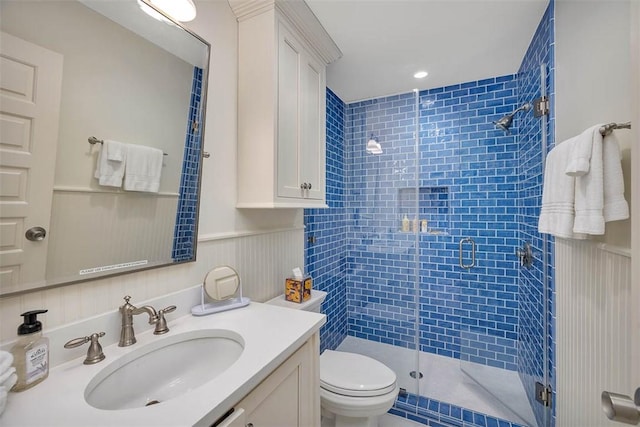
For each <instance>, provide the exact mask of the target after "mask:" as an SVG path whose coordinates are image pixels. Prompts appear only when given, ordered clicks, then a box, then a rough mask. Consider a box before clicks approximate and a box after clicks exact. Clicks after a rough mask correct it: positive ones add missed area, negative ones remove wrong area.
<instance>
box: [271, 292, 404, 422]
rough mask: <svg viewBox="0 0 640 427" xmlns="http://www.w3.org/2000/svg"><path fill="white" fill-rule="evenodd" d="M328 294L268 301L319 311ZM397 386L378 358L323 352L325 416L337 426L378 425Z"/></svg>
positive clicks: (281, 297)
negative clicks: (299, 299) (305, 299)
mask: <svg viewBox="0 0 640 427" xmlns="http://www.w3.org/2000/svg"><path fill="white" fill-rule="evenodd" d="M326 296H327V293H326V292H323V291H316V290H314V291H312V293H311V299H310V300H308V301H305V302H304V303H302V304H298V303H292V302H289V301H286V300H285V299H284V295H280V296H278V297H276V298H274V299H272V300H270V301H267V304H274V305H280V306H283V307H289V308H294V309H299V310H307V311H315V312H317V313H319V312H320V305H321V304H322V302H323V301H324V299H325V298H326ZM398 390H399V389H398V383H397V381H396V374H395V372H393V371H392V370H391V369H389V368H388V367H387V366H386V365H384V364H383V363H380V362H378V361H377V360H375V359H372V358H370V357H367V356H363V355H360V354H355V353H347V352H343V351H332V350H325V351H324V352H323V353H322V354H321V355H320V405H321V406H322V416H323V417H326V418H330V419H334V420H335V426H336V427H377V426H378V417H379V416H380V415H382V414H385V413H386V412H387V411H388V410H389V409H391V407H392V406H393V403H394V402H395V399H396V396H397V395H398ZM322 425H323V426H325V425H327V423H326V422H324V421H323V424H322Z"/></svg>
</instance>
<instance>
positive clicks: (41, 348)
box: [11, 310, 49, 391]
mask: <svg viewBox="0 0 640 427" xmlns="http://www.w3.org/2000/svg"><path fill="white" fill-rule="evenodd" d="M47 311H48V310H33V311H27V312H25V313H22V314H21V316H22V317H23V318H24V322H23V323H22V325H20V326H18V341H17V342H16V344H15V345H14V346H13V347H12V348H11V353H12V354H13V364H14V366H15V368H16V374H17V375H18V381H17V382H16V385H15V386H13V388H12V389H11V391H23V390H27V389H30V388H31V387H33V386H35V385H36V384H39V383H41V382H42V381H44V380H45V379H46V378H47V377H48V376H49V339H48V338H45V337H43V336H42V323H41V322H40V321H38V314H42V313H46V312H47Z"/></svg>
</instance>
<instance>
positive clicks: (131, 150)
mask: <svg viewBox="0 0 640 427" xmlns="http://www.w3.org/2000/svg"><path fill="white" fill-rule="evenodd" d="M162 160H163V153H162V150H158V149H157V148H152V147H146V146H144V145H133V144H129V146H128V147H127V164H126V167H125V176H124V189H125V190H127V191H147V192H151V193H157V192H158V190H159V189H160V176H161V174H162Z"/></svg>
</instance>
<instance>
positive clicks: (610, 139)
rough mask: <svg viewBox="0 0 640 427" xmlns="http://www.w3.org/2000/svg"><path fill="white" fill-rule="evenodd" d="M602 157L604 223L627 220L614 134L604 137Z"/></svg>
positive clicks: (619, 158)
mask: <svg viewBox="0 0 640 427" xmlns="http://www.w3.org/2000/svg"><path fill="white" fill-rule="evenodd" d="M602 157H603V160H602V161H603V164H604V209H603V216H604V221H605V222H609V221H619V220H622V219H627V218H629V204H628V203H627V201H626V199H625V198H624V179H623V176H622V164H621V163H620V161H621V156H620V146H619V145H618V139H617V138H616V136H615V132H612V133H611V134H609V135H607V136H605V137H604V140H603V142H602Z"/></svg>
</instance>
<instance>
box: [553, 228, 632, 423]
mask: <svg viewBox="0 0 640 427" xmlns="http://www.w3.org/2000/svg"><path fill="white" fill-rule="evenodd" d="M556 263H557V265H558V266H562V268H558V269H557V277H556V296H557V300H556V301H557V307H556V313H557V314H556V315H557V321H558V323H557V325H558V329H557V331H556V333H557V341H558V343H560V344H559V346H561V347H559V350H562V351H558V360H557V369H558V374H559V375H558V379H557V388H558V390H557V392H558V396H560V397H559V399H560V400H559V402H558V405H559V407H558V411H557V422H556V425H558V426H578V425H579V426H584V427H591V426H593V427H596V426H603V425H607V424H608V423H609V421H608V420H607V417H606V416H605V415H604V413H603V412H602V409H601V404H600V393H601V392H602V391H604V390H608V391H614V392H618V393H632V392H633V390H635V389H636V387H638V384H635V383H634V381H633V377H632V376H631V375H630V372H632V369H633V364H637V363H638V361H637V360H632V359H631V357H630V355H631V354H632V353H631V346H632V345H633V344H632V337H637V334H638V331H637V330H633V329H632V327H631V325H632V323H631V316H633V313H632V310H638V307H637V306H635V305H634V302H633V300H632V299H631V298H630V295H631V289H632V284H631V251H630V250H628V249H621V248H617V247H612V246H607V245H605V244H601V243H600V244H599V243H592V242H581V241H573V240H565V239H556ZM587 372H588V374H585V373H587Z"/></svg>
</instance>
